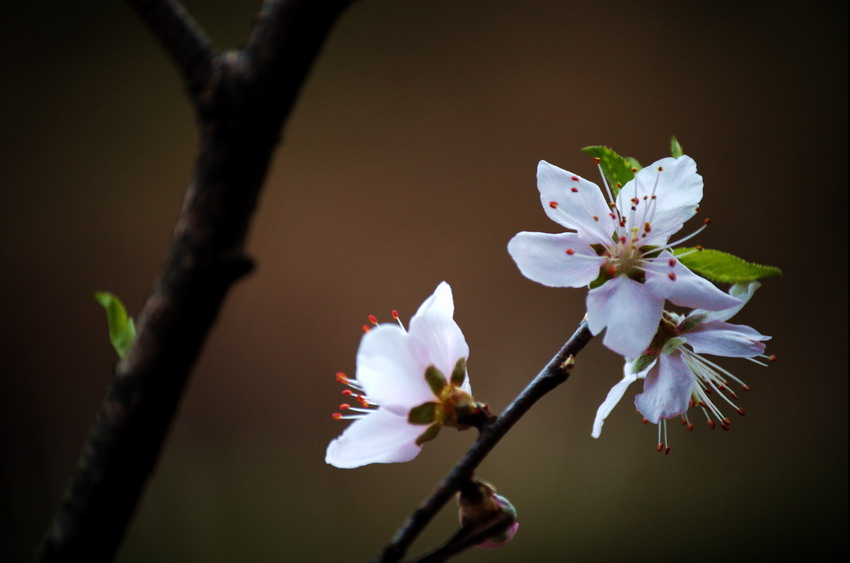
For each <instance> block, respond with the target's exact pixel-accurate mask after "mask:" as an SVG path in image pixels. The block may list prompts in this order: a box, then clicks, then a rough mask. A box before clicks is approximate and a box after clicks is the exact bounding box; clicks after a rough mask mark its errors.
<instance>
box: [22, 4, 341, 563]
mask: <svg viewBox="0 0 850 563" xmlns="http://www.w3.org/2000/svg"><path fill="white" fill-rule="evenodd" d="M128 2H129V3H130V4H131V5H133V6H134V7H135V8H136V9H137V10H138V11H139V13H140V15H141V16H142V19H144V20H145V22H146V23H147V24H148V25H149V26H150V27H151V30H152V31H153V32H154V34H155V35H156V36H157V38H159V40H160V42H161V43H162V44H163V45H164V46H165V48H166V50H167V51H168V53H169V54H170V55H171V57H172V58H173V59H174V61H175V63H176V64H177V65H178V67H179V68H180V70H181V73H182V74H183V77H184V79H185V80H186V82H187V84H188V86H189V88H190V90H192V92H193V102H194V104H195V106H196V109H197V115H198V120H199V129H200V146H199V149H198V157H197V161H196V165H195V171H194V176H193V178H192V181H191V183H190V185H189V188H188V189H187V191H186V195H185V197H184V200H183V207H182V210H181V212H180V216H179V218H178V220H177V225H176V226H175V229H174V234H173V238H172V242H171V247H170V249H169V251H168V256H167V257H166V260H165V264H164V265H163V269H162V272H161V274H160V276H159V279H158V280H157V281H156V283H155V285H154V287H153V289H152V290H151V293H150V294H149V295H148V297H147V299H146V300H145V303H144V305H143V306H142V310H141V312H140V314H139V321H138V324H137V335H136V339H135V341H134V342H133V346H132V348H131V349H130V351H129V353H128V355H127V357H126V358H125V359H124V360H122V361H121V362H120V363H119V364H118V365H117V366H116V369H115V377H114V379H113V381H112V384H111V385H110V388H109V390H108V392H107V395H106V398H105V399H104V401H103V403H102V405H101V408H100V411H99V413H98V415H97V419H96V421H95V423H94V426H93V427H92V429H91V431H90V433H89V436H88V438H87V440H86V444H85V445H84V447H83V451H82V453H81V455H80V459H79V462H78V466H77V469H76V471H75V472H74V475H73V477H72V480H71V483H70V485H69V486H68V489H67V490H66V492H65V496H64V498H63V500H62V502H61V503H60V506H59V507H58V509H57V512H56V514H55V516H54V519H53V521H52V523H51V525H50V527H49V529H48V530H47V533H46V535H45V538H44V539H43V541H42V544H41V546H40V547H39V551H38V554H37V560H39V561H109V560H112V559H113V558H114V556H115V553H116V551H117V549H118V546H119V545H120V543H121V540H122V539H123V537H124V533H125V530H126V528H127V526H128V524H129V522H130V519H131V518H132V515H133V512H134V511H135V508H136V505H137V503H138V500H139V498H140V495H141V494H142V491H143V490H144V487H145V485H146V483H147V480H148V478H149V476H150V474H151V472H152V470H153V469H154V466H155V464H156V461H157V458H158V457H159V453H160V451H161V449H162V445H163V443H164V441H165V438H166V436H167V434H168V430H169V428H170V426H171V421H172V419H173V417H174V414H175V412H176V410H177V406H178V404H179V401H180V398H181V396H182V394H183V390H184V389H185V387H186V384H187V382H188V379H189V375H190V373H191V370H192V367H193V365H194V363H195V361H196V359H197V358H198V355H199V354H200V352H201V349H202V346H203V343H204V340H205V339H206V336H207V334H208V332H209V330H210V328H211V327H212V325H213V323H214V322H215V320H216V317H217V315H218V312H219V309H220V307H221V305H222V303H223V301H224V298H225V296H226V294H227V292H228V291H229V289H230V287H231V286H232V284H233V283H234V282H235V281H236V280H237V279H239V278H240V277H242V276H244V275H245V274H247V273H248V272H249V271H250V270H251V268H252V262H251V260H250V259H249V258H247V257H246V256H245V254H244V246H245V239H246V236H247V232H248V227H249V225H250V221H251V217H252V214H253V211H254V209H255V207H256V202H257V197H258V194H259V191H260V189H261V188H262V184H263V181H264V180H265V176H266V172H267V169H268V165H269V161H270V158H271V155H272V152H273V150H274V148H275V146H276V144H277V141H278V138H279V136H280V130H281V127H282V125H283V122H284V120H285V119H286V116H287V115H288V114H289V111H290V110H291V108H292V105H293V103H294V101H295V98H296V95H297V93H298V91H299V89H300V87H301V84H302V83H303V81H304V78H305V76H306V74H307V72H308V70H309V68H310V65H311V64H312V62H313V61H314V59H315V57H316V54H317V53H318V51H319V48H320V46H321V44H322V42H323V41H324V38H325V36H326V35H327V33H328V31H329V29H330V27H331V25H332V24H333V22H334V21H335V20H336V17H337V16H338V15H339V13H340V12H341V11H342V10H343V9H344V8H345V7H346V5H347V4H348V2H349V0H333V1H326V2H307V1H291V2H287V3H285V4H284V3H282V2H276V1H269V2H266V5H265V6H264V8H263V15H262V16H261V18H260V19H259V20H258V27H257V29H258V30H260V31H255V33H254V35H252V37H251V40H250V43H251V44H252V45H253V47H252V48H253V49H254V50H255V51H257V52H267V51H268V52H277V51H279V50H281V49H284V48H285V50H286V51H287V54H286V56H285V57H284V56H277V57H276V58H275V57H273V58H272V60H274V61H283V62H285V63H286V64H271V63H269V64H262V65H254V64H252V57H251V56H246V53H245V52H235V53H224V54H214V52H213V51H212V48H211V47H210V45H209V42H208V41H207V39H206V37H205V36H204V34H203V32H201V31H200V29H199V28H198V26H197V25H196V24H195V23H194V22H193V21H192V19H191V18H190V17H189V16H188V14H186V12H185V11H184V10H183V8H182V7H181V6H180V5H179V4H178V3H177V2H176V1H174V0H147V1H146V0H128ZM263 18H270V19H272V20H276V19H280V18H283V19H284V20H286V25H278V26H277V27H275V28H273V29H270V30H267V31H262V30H264V29H265V28H264V26H263V25H262V21H263ZM290 31H292V34H291V35H287V36H286V37H284V36H280V35H278V34H281V33H287V34H289V32H290ZM249 55H250V54H249Z"/></svg>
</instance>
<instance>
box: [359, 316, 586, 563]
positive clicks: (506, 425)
mask: <svg viewBox="0 0 850 563" xmlns="http://www.w3.org/2000/svg"><path fill="white" fill-rule="evenodd" d="M591 338H593V335H592V334H591V332H590V329H589V328H587V321H582V322H581V323H580V324H579V326H578V328H577V329H576V331H575V332H574V333H573V335H572V336H571V337H570V339H569V340H568V341H567V343H566V344H564V346H563V347H562V348H561V350H560V351H558V353H557V354H555V356H554V357H553V358H552V359H551V360H550V361H549V363H548V364H547V365H546V367H545V368H543V370H542V371H540V373H538V374H537V377H535V378H534V379H533V380H532V381H531V383H529V384H528V386H527V387H526V388H525V389H523V391H522V392H521V393H520V394H519V395H518V396H517V397H516V399H514V401H513V402H512V403H511V404H510V405H509V406H508V408H507V409H505V411H504V412H503V413H502V414H501V415H500V416H499V417H498V418H497V419H496V420H495V421H494V422H493V423H492V424H489V425H487V426H485V427H484V428H483V429H482V431H481V433H480V434H479V435H478V439H477V440H476V441H475V443H474V444H473V445H472V447H471V448H470V449H469V451H467V452H466V455H465V456H464V457H463V458H462V459H461V460H460V461H459V462H458V463H457V465H455V467H454V468H453V469H452V470H451V472H450V473H449V474H448V476H447V477H446V478H445V479H443V481H442V483H440V485H439V486H438V487H437V488H436V489H435V490H434V491H433V492H432V493H431V496H430V497H428V498H427V499H426V500H425V502H423V503H422V504H421V505H420V506H419V508H417V509H416V510H415V511H414V512H413V513H412V514H411V515H410V516H409V517H408V519H407V521H406V522H405V523H404V525H403V526H402V527H401V528H400V529H399V531H398V532H397V533H396V535H395V537H393V539H392V541H390V543H389V544H388V545H387V546H386V547H385V548H384V550H383V552H382V553H381V554H380V555H379V556H378V557H377V558H376V559H375V561H380V562H394V561H400V560H401V559H402V558H403V557H404V555H405V554H406V553H407V549H408V548H409V547H410V544H411V543H413V540H415V539H416V537H417V536H418V535H419V534H420V532H422V530H423V529H425V526H427V525H428V523H429V522H430V521H431V519H432V518H433V517H434V516H435V515H436V514H437V513H438V512H439V511H440V510H441V509H442V508H443V506H445V504H446V503H447V502H448V501H449V500H450V499H451V498H452V496H453V495H454V494H455V493H456V492H457V491H458V489H459V487H460V485H461V484H462V483H463V482H465V481H466V480H468V479H470V478H471V476H472V472H473V471H474V470H475V468H477V467H478V466H479V465H480V464H481V462H482V461H483V460H484V458H485V457H487V455H488V454H489V453H490V451H491V450H492V449H493V448H494V447H495V446H496V444H498V443H499V441H500V440H501V439H502V437H504V435H505V434H507V432H508V431H509V430H510V429H511V427H512V426H513V425H514V424H516V422H517V421H518V420H519V419H520V418H522V416H523V415H524V414H525V413H526V412H528V410H529V409H530V408H531V407H532V405H534V403H536V402H537V401H538V400H540V399H541V398H542V397H543V396H544V395H546V394H547V393H549V391H551V390H552V389H554V388H555V387H557V386H558V385H560V384H561V383H563V382H564V381H566V380H567V377H569V374H570V365H569V362H568V361H567V360H568V359H569V358H570V357H571V356H575V355H576V354H578V353H579V351H581V350H582V349H583V348H584V347H585V345H586V344H587V343H588V342H590V339H591Z"/></svg>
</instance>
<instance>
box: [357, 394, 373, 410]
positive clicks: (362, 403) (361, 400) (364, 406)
mask: <svg viewBox="0 0 850 563" xmlns="http://www.w3.org/2000/svg"><path fill="white" fill-rule="evenodd" d="M357 400H358V401H360V404H361V405H362V406H363V408H364V409H368V408H369V407H370V406H371V403H369V401H367V400H366V399H364V398H363V397H357Z"/></svg>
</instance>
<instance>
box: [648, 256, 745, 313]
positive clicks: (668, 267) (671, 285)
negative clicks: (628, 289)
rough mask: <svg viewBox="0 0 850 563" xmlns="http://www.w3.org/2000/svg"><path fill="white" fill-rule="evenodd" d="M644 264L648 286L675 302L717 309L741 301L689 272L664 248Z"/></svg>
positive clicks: (733, 305)
mask: <svg viewBox="0 0 850 563" xmlns="http://www.w3.org/2000/svg"><path fill="white" fill-rule="evenodd" d="M644 267H645V268H646V285H647V287H649V288H650V289H651V290H652V291H653V292H654V293H655V294H656V295H658V296H659V297H662V298H664V299H669V300H670V301H672V302H673V303H675V304H676V305H681V306H682V307H692V308H701V309H708V310H710V311H718V310H721V309H728V308H730V307H737V306H738V305H740V303H741V301H740V300H739V299H736V298H735V297H732V296H731V295H729V294H728V293H724V292H723V291H721V290H720V289H719V288H718V287H717V286H715V285H714V284H713V283H711V282H710V281H708V280H707V279H705V278H703V277H700V276H698V275H696V274H695V273H693V272H692V271H690V270H689V269H688V268H687V267H685V266H684V265H683V264H682V263H681V262H679V261H678V260H676V259H675V258H673V255H672V254H670V253H669V252H667V251H664V252H662V253H661V255H660V256H658V257H657V258H652V259H650V260H646V262H645V264H644Z"/></svg>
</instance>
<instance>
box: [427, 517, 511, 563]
mask: <svg viewBox="0 0 850 563" xmlns="http://www.w3.org/2000/svg"><path fill="white" fill-rule="evenodd" d="M514 522H516V517H515V516H514V515H513V514H504V515H502V516H501V517H499V518H496V519H495V520H493V521H492V522H490V523H489V524H487V525H485V526H481V527H479V528H478V529H477V530H464V529H462V530H460V531H459V532H458V533H457V534H455V535H454V536H453V537H452V538H451V539H450V540H449V541H447V542H446V543H445V544H443V545H441V546H440V547H438V548H437V549H435V550H433V551H430V552H428V553H426V554H425V555H423V556H422V557H419V558H418V559H416V560H415V562H414V563H438V562H439V561H445V560H447V559H448V558H449V557H453V556H455V555H457V554H458V553H461V552H462V551H465V550H467V549H469V548H470V547H474V546H476V545H478V544H480V543H482V542H484V541H486V540H487V539H489V538H492V537H493V536H495V535H497V534H500V533H502V532H504V531H505V530H507V529H508V528H510V527H511V525H513V523H514Z"/></svg>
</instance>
